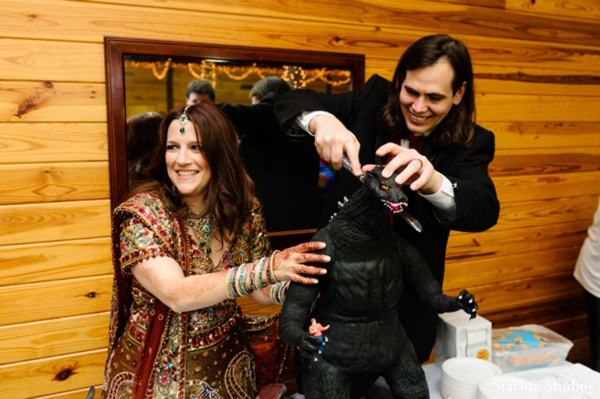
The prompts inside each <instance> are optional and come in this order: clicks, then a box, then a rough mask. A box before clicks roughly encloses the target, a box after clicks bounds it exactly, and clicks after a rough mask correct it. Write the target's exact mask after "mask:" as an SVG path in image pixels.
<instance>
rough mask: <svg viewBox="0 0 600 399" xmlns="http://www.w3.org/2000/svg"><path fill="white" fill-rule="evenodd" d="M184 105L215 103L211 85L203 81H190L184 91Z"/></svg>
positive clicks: (213, 90)
mask: <svg viewBox="0 0 600 399" xmlns="http://www.w3.org/2000/svg"><path fill="white" fill-rule="evenodd" d="M185 99H186V102H185V103H186V105H190V104H196V103H201V102H210V103H213V104H214V102H215V89H213V87H212V85H211V84H210V83H208V82H206V81H204V80H201V79H196V80H192V81H191V82H190V83H189V84H188V85H187V88H186V89H185Z"/></svg>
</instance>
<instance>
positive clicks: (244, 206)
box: [131, 102, 254, 244]
mask: <svg viewBox="0 0 600 399" xmlns="http://www.w3.org/2000/svg"><path fill="white" fill-rule="evenodd" d="M184 109H185V110H186V115H187V117H188V123H192V124H193V126H194V129H195V131H196V136H197V138H198V142H199V143H200V145H201V148H202V155H203V156H204V157H205V158H206V161H207V162H208V165H209V166H210V170H211V177H210V181H209V183H208V187H207V194H206V199H205V201H204V206H203V208H202V210H201V211H200V212H198V213H197V217H204V216H206V215H210V216H211V217H212V218H214V221H215V223H216V225H217V227H218V229H219V232H220V233H221V234H220V236H221V237H223V238H224V239H225V241H226V242H227V243H229V244H230V243H231V238H230V237H227V235H226V234H223V233H224V232H235V231H236V229H237V227H238V226H240V224H241V223H242V222H243V221H244V220H245V219H246V218H247V216H248V214H249V213H250V211H251V207H252V201H253V198H254V183H252V180H251V179H250V177H249V176H248V173H246V170H245V169H244V167H243V166H242V162H241V159H240V157H239V155H238V136H237V134H236V132H235V128H234V127H233V124H232V123H231V121H230V120H229V118H227V116H226V115H225V114H224V113H223V111H221V110H220V109H219V108H217V107H216V106H215V105H213V104H211V103H208V102H201V103H197V104H193V105H190V106H187V108H186V107H185V106H182V107H178V108H175V109H173V110H172V111H171V112H169V113H168V114H167V115H166V116H165V118H164V119H163V121H162V123H161V125H160V131H159V136H160V141H159V143H158V148H157V150H156V152H155V153H154V157H153V158H152V160H151V161H150V164H149V165H148V168H147V170H146V171H145V172H146V173H147V174H148V176H150V177H151V178H152V179H153V181H151V182H149V183H146V184H143V185H141V186H139V187H136V188H134V189H133V190H132V192H131V195H134V194H136V193H139V192H144V191H156V192H158V195H159V196H160V198H161V200H162V201H163V203H164V204H165V205H166V207H167V208H168V209H169V211H171V212H172V213H173V214H174V215H175V216H176V217H178V218H179V219H185V218H189V217H190V214H189V213H187V212H185V211H184V210H183V200H182V199H181V197H180V196H179V195H178V194H177V192H176V190H174V189H175V186H174V185H173V183H172V182H171V179H169V175H168V173H167V164H166V161H165V153H166V143H167V133H168V130H169V126H170V125H171V123H172V122H173V121H176V122H175V123H179V122H178V121H179V118H180V117H181V115H182V113H183V111H184Z"/></svg>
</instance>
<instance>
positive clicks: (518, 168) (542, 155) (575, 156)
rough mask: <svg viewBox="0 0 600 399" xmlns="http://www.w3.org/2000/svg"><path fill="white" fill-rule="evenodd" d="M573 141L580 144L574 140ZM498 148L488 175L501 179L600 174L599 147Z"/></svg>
mask: <svg viewBox="0 0 600 399" xmlns="http://www.w3.org/2000/svg"><path fill="white" fill-rule="evenodd" d="M571 141H577V139H576V138H573V137H572V138H571ZM581 144H582V147H579V148H562V149H555V148H542V149H510V150H504V149H498V148H497V149H496V154H495V155H494V160H493V161H492V163H491V164H490V167H489V169H488V170H489V173H490V176H492V177H493V178H496V177H500V176H523V175H539V174H544V175H552V174H562V173H580V172H599V171H600V162H599V161H600V147H583V145H584V143H581Z"/></svg>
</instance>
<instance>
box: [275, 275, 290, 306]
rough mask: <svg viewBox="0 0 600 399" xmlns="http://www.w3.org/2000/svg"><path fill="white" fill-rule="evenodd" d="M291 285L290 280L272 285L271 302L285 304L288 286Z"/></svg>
mask: <svg viewBox="0 0 600 399" xmlns="http://www.w3.org/2000/svg"><path fill="white" fill-rule="evenodd" d="M289 286H290V282H289V281H286V282H285V283H277V284H275V285H272V286H271V302H273V303H275V304H277V305H283V304H284V303H285V299H286V294H287V290H288V287H289Z"/></svg>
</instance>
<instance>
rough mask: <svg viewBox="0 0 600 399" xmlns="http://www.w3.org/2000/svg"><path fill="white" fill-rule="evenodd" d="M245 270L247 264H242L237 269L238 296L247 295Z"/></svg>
mask: <svg viewBox="0 0 600 399" xmlns="http://www.w3.org/2000/svg"><path fill="white" fill-rule="evenodd" d="M246 270H248V263H244V264H243V265H241V266H240V268H239V278H238V280H237V287H238V292H239V293H240V295H248V286H247V285H246Z"/></svg>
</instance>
